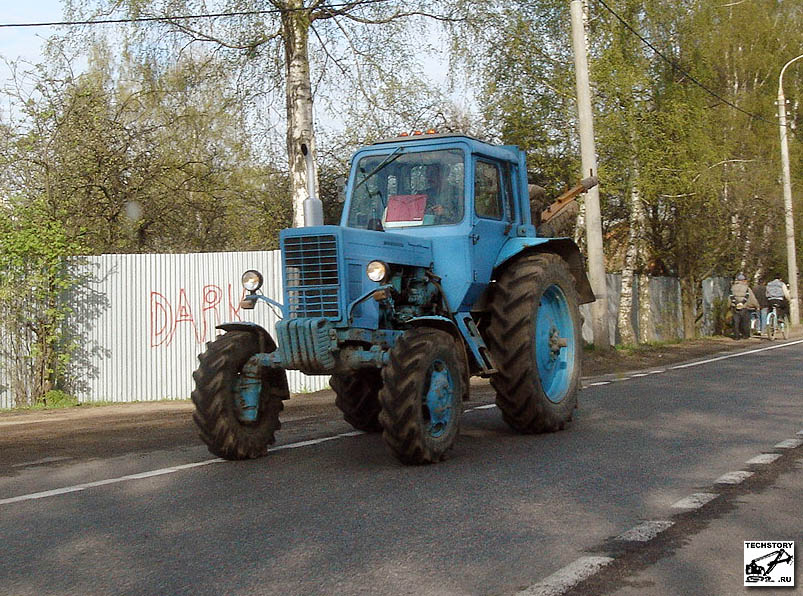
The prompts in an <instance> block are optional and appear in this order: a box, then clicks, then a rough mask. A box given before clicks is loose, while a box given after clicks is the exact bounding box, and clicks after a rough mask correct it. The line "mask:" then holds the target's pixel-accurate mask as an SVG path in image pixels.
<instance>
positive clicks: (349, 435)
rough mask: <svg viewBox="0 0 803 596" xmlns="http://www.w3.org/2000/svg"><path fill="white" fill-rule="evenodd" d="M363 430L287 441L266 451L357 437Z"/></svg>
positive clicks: (362, 433) (296, 447)
mask: <svg viewBox="0 0 803 596" xmlns="http://www.w3.org/2000/svg"><path fill="white" fill-rule="evenodd" d="M364 434H365V432H363V431H361V430H354V431H351V432H350V433H342V434H339V435H334V436H332V437H323V438H321V439H312V440H309V441H299V442H298V443H288V444H287V445H279V446H278V447H271V448H270V449H268V452H272V451H282V450H284V449H298V448H299V447H309V446H310V445H318V444H319V443H326V442H327V441H334V440H336V439H342V438H344V437H357V436H359V435H364Z"/></svg>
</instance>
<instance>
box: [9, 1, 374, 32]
mask: <svg viewBox="0 0 803 596" xmlns="http://www.w3.org/2000/svg"><path fill="white" fill-rule="evenodd" d="M387 1H388V0H360V1H359V2H343V3H341V4H322V5H320V6H317V7H314V8H313V10H325V9H328V8H334V9H337V8H346V7H350V8H355V7H357V6H362V5H365V4H380V3H383V2H387ZM302 10H310V7H309V6H307V7H304V6H302V7H298V8H270V9H265V10H242V11H236V12H216V13H203V14H194V15H178V16H172V17H170V16H163V17H137V18H133V19H100V20H96V21H93V20H85V21H53V22H50V23H0V29H11V28H15V27H18V28H22V27H64V26H74V25H122V24H129V23H153V22H165V21H189V20H192V19H216V18H225V17H247V16H258V15H263V14H278V13H283V12H298V11H302Z"/></svg>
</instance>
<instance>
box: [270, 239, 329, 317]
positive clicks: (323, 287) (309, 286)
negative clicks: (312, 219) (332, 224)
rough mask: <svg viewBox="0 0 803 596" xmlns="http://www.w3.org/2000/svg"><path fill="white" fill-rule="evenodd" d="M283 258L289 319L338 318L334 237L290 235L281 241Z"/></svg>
mask: <svg viewBox="0 0 803 596" xmlns="http://www.w3.org/2000/svg"><path fill="white" fill-rule="evenodd" d="M282 256H283V258H284V271H285V276H286V277H285V295H286V303H287V306H288V307H289V312H290V318H303V317H326V318H328V319H338V318H340V308H339V305H340V286H339V283H338V281H339V271H338V266H337V262H338V259H337V238H335V236H334V235H332V234H326V235H321V236H291V237H288V238H285V239H284V249H283V253H282Z"/></svg>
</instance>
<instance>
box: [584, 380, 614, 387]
mask: <svg viewBox="0 0 803 596" xmlns="http://www.w3.org/2000/svg"><path fill="white" fill-rule="evenodd" d="M610 384H611V382H610V381H597V382H596V383H590V384H589V385H588V386H589V387H598V386H599V385H610Z"/></svg>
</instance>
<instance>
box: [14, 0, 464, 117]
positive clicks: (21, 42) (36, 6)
mask: <svg viewBox="0 0 803 596" xmlns="http://www.w3.org/2000/svg"><path fill="white" fill-rule="evenodd" d="M62 8H63V7H62V2H61V0H0V24H10V23H43V22H56V21H62V20H64V15H63V13H62ZM63 31H64V30H63V29H59V28H53V27H21V28H5V27H3V28H0V88H3V87H6V86H7V84H8V83H9V82H10V76H11V71H10V70H9V69H8V67H7V65H6V61H16V60H22V61H27V62H30V63H33V64H36V63H38V62H41V61H42V54H41V50H42V48H43V46H44V43H45V40H46V39H47V37H48V36H50V35H52V34H53V33H56V32H63ZM423 64H424V72H425V74H426V75H427V76H428V77H430V79H431V80H434V81H436V82H437V83H443V82H444V79H445V72H446V70H447V67H446V62H445V59H444V58H442V57H438V56H431V55H428V56H427V57H425V58H424V60H423ZM463 101H465V98H463ZM458 103H459V102H458ZM3 109H5V110H10V111H12V112H13V111H14V106H13V105H9V106H0V110H3ZM316 118H318V119H319V120H318V121H319V122H320V123H323V124H325V125H326V127H327V128H339V126H337V124H338V123H336V122H335V121H332V120H330V119H329V118H328V117H327V116H326V115H324V114H318V116H316Z"/></svg>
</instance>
